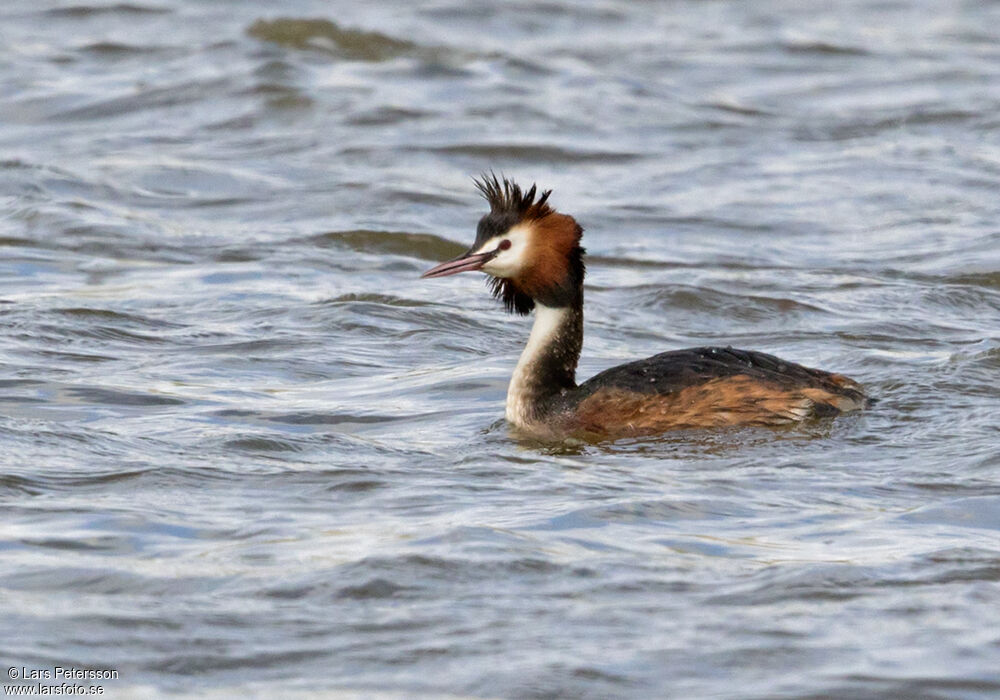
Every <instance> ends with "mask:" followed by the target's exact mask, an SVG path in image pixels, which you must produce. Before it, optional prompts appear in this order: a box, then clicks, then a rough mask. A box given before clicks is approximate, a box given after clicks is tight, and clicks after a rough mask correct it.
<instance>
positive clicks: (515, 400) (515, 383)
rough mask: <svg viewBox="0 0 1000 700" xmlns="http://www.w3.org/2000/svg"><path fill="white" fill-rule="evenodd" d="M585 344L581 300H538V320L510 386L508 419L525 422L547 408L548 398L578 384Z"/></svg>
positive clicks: (512, 421)
mask: <svg viewBox="0 0 1000 700" xmlns="http://www.w3.org/2000/svg"><path fill="white" fill-rule="evenodd" d="M582 344H583V310H582V304H580V305H574V306H560V307H550V306H544V305H542V304H538V303H536V304H535V323H534V325H533V326H532V327H531V335H530V336H529V337H528V344H527V345H525V347H524V351H523V352H522V353H521V359H520V360H518V362H517V367H515V368H514V374H513V376H512V377H511V378H510V387H509V388H508V389H507V420H508V421H509V422H511V423H513V424H514V425H518V426H526V425H529V424H531V423H532V422H534V421H536V420H538V419H539V418H540V417H541V414H543V413H544V411H545V404H546V399H548V398H550V397H551V396H552V395H553V394H557V393H559V392H561V391H563V390H564V389H571V388H573V387H574V386H576V363H577V360H579V359H580V348H581V346H582Z"/></svg>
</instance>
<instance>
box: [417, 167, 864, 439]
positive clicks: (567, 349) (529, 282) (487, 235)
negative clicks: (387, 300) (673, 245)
mask: <svg viewBox="0 0 1000 700" xmlns="http://www.w3.org/2000/svg"><path fill="white" fill-rule="evenodd" d="M476 186H477V188H478V189H479V191H480V192H481V193H482V194H483V196H484V197H485V198H486V200H487V201H488V202H489V205H490V212H489V213H488V214H486V215H485V216H483V218H482V219H481V220H480V221H479V226H478V228H477V231H476V241H475V243H473V245H472V247H471V248H470V249H469V250H468V251H467V252H466V253H463V254H462V255H460V256H458V257H457V258H455V259H454V260H450V261H448V262H444V263H441V264H440V265H438V266H436V267H434V268H432V269H430V270H428V271H427V272H425V273H424V274H423V275H422V276H423V277H444V276H446V275H454V274H456V273H459V272H467V271H472V270H481V271H482V272H485V273H486V274H487V275H489V282H490V285H491V287H492V290H493V294H494V296H496V297H497V298H498V299H500V300H501V301H502V302H503V304H504V306H505V307H506V308H507V310H508V311H509V312H513V313H516V314H520V315H526V314H529V313H530V312H531V311H532V310H534V312H535V322H534V326H533V327H532V329H531V335H530V336H529V337H528V343H527V345H526V346H525V348H524V351H523V352H522V353H521V359H520V360H519V361H518V363H517V366H516V367H515V368H514V374H513V376H512V377H511V380H510V387H509V389H508V390H507V412H506V413H507V420H508V421H509V422H510V423H511V424H512V425H514V426H515V427H516V428H518V429H519V430H521V431H523V432H524V433H527V434H530V435H533V436H537V437H542V438H548V439H551V438H562V437H571V436H579V437H590V438H617V437H626V436H638V435H653V434H657V433H662V432H666V431H669V430H678V429H693V428H722V427H725V426H739V425H758V426H777V425H787V424H790V423H795V422H798V421H803V420H806V419H809V418H817V417H828V416H835V415H838V414H840V413H844V412H846V411H853V410H856V409H859V408H863V407H864V406H866V405H867V403H868V399H867V398H866V396H865V392H864V389H863V388H862V387H861V386H860V385H859V384H858V383H857V382H855V381H854V380H852V379H849V378H847V377H845V376H843V375H840V374H831V373H829V372H824V371H822V370H818V369H811V368H809V367H803V366H802V365H798V364H795V363H792V362H786V361H784V360H780V359H778V358H777V357H774V356H773V355H767V354H765V353H762V352H755V351H751V350H736V349H734V348H731V347H725V348H724V347H701V348H690V349H686V350H672V351H669V352H664V353H661V354H659V355H654V356H652V357H649V358H646V359H644V360H638V361H636V362H629V363H627V364H624V365H619V366H617V367H612V368H611V369H608V370H605V371H603V372H601V373H600V374H597V375H596V376H594V377H592V378H591V379H588V380H587V381H585V382H584V383H582V384H577V383H576V365H577V361H578V360H579V357H580V349H581V347H582V345H583V276H584V262H583V257H584V249H583V248H582V247H581V246H580V239H581V237H582V235H583V229H582V228H581V227H580V225H579V224H577V222H576V220H575V219H574V218H573V217H572V216H568V215H566V214H560V213H559V212H557V211H555V210H554V209H553V208H552V207H551V206H550V205H549V203H548V200H549V194H550V193H551V190H546V191H544V192H542V193H541V194H540V195H537V196H536V188H535V186H534V185H532V186H531V188H530V189H528V190H527V191H522V190H521V188H520V187H518V186H517V185H516V184H514V183H513V182H511V181H509V180H507V179H506V178H504V179H503V180H498V179H497V177H496V176H495V175H490V176H483V177H482V179H480V180H478V181H476Z"/></svg>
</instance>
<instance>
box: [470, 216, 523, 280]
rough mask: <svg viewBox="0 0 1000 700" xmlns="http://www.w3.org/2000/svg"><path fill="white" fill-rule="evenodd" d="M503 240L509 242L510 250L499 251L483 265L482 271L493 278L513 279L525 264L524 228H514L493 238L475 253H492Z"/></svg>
mask: <svg viewBox="0 0 1000 700" xmlns="http://www.w3.org/2000/svg"><path fill="white" fill-rule="evenodd" d="M504 239H506V240H508V241H510V248H508V249H507V250H501V251H500V252H499V253H497V255H496V257H495V258H493V259H492V260H490V261H489V262H488V263H486V264H485V265H483V271H484V272H488V273H489V274H491V275H493V276H494V277H513V276H514V275H515V274H517V272H518V271H519V270H521V269H522V268H523V267H524V265H525V263H526V262H527V260H526V259H525V254H526V252H527V250H528V228H527V227H525V226H514V227H513V228H511V229H510V230H509V231H507V233H505V234H504V235H502V236H494V237H493V238H491V239H490V240H488V241H486V243H484V244H483V245H482V246H480V248H479V250H477V251H476V252H477V253H489V252H492V251H494V250H496V249H497V247H498V246H499V245H500V241H501V240H504Z"/></svg>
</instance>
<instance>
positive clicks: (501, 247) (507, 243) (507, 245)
mask: <svg viewBox="0 0 1000 700" xmlns="http://www.w3.org/2000/svg"><path fill="white" fill-rule="evenodd" d="M498 249H499V250H509V249H510V241H509V240H507V239H506V238H505V239H503V240H502V241H500V245H499V246H498Z"/></svg>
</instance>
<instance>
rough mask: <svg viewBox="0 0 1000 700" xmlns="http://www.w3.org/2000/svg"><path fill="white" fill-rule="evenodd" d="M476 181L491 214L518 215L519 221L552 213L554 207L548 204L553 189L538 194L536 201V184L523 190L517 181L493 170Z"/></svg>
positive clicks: (539, 217)
mask: <svg viewBox="0 0 1000 700" xmlns="http://www.w3.org/2000/svg"><path fill="white" fill-rule="evenodd" d="M474 182H475V183H476V189H478V190H479V191H480V192H481V193H482V195H483V197H485V198H486V201H487V202H489V204H490V213H491V214H494V215H500V216H509V217H512V218H513V217H516V219H517V221H524V220H526V219H541V218H543V217H545V216H548V215H549V214H551V213H552V208H551V207H550V206H549V205H548V199H549V195H550V194H552V190H545V191H543V192H542V193H541V194H540V195H539V196H538V200H537V201H535V195H536V193H537V192H538V189H537V186H536V185H534V184H532V185H531V187H530V188H529V189H528V190H527V191H522V190H521V187H520V186H519V185H518V184H517V183H515V182H513V181H511V180H508V179H507V178H505V177H503V178H497V176H496V173H493V172H491V173H490V174H489V175H487V174H486V173H483V174H482V176H481V177H480V178H479V179H478V180H474Z"/></svg>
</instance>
